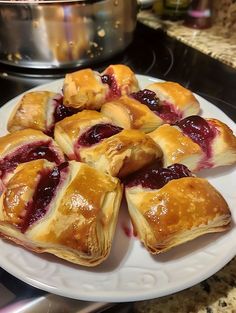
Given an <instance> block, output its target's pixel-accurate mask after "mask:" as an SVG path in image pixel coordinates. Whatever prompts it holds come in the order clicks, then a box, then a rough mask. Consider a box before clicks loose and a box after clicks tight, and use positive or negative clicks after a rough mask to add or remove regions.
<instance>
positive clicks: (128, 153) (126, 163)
mask: <svg viewBox="0 0 236 313" xmlns="http://www.w3.org/2000/svg"><path fill="white" fill-rule="evenodd" d="M54 136H55V140H56V141H57V143H58V144H59V145H60V147H61V148H62V150H63V151H64V153H65V154H66V155H67V157H68V158H69V159H70V160H78V161H81V162H85V163H87V164H89V165H90V166H93V167H94V168H97V169H99V170H101V171H103V172H105V173H107V174H110V175H112V176H117V177H123V176H126V175H128V174H130V173H132V172H134V171H136V170H138V169H140V168H142V167H143V166H145V165H147V164H149V163H151V162H152V161H154V160H155V159H158V158H160V157H161V155H162V154H161V150H160V148H159V146H158V145H157V144H156V143H155V142H154V141H153V140H152V139H151V138H150V137H149V136H147V135H146V134H144V133H143V132H141V131H139V130H132V129H130V130H123V129H122V128H121V127H119V126H116V125H114V124H113V122H112V120H111V119H109V118H108V117H106V116H104V115H103V114H102V113H100V112H97V111H93V110H84V111H82V112H80V113H77V114H75V115H73V116H71V117H67V118H65V119H64V120H62V121H60V122H58V123H57V124H56V126H55V133H54Z"/></svg>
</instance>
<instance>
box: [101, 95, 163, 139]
mask: <svg viewBox="0 0 236 313" xmlns="http://www.w3.org/2000/svg"><path fill="white" fill-rule="evenodd" d="M101 112H102V113H103V114H104V115H106V116H107V117H109V118H111V119H112V120H113V122H114V123H115V124H116V125H118V126H120V127H122V128H124V129H139V130H142V131H144V132H145V133H148V132H150V131H152V130H154V129H156V128H157V127H158V126H160V125H161V124H163V120H162V119H161V118H160V117H158V115H157V114H155V113H154V112H152V111H151V110H150V109H149V108H148V107H147V106H146V105H144V104H142V103H140V102H139V101H137V100H135V99H133V98H131V97H128V96H123V97H121V98H119V99H117V100H114V101H110V102H107V103H105V104H103V106H102V108H101Z"/></svg>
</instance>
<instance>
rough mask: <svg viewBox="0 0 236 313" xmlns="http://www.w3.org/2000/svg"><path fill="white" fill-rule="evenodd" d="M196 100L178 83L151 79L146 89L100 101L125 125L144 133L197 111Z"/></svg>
mask: <svg viewBox="0 0 236 313" xmlns="http://www.w3.org/2000/svg"><path fill="white" fill-rule="evenodd" d="M199 110H200V107H199V103H198V101H197V99H196V98H195V97H194V95H193V94H192V93H191V92H190V91H189V90H187V89H186V88H184V87H182V86H180V85H179V84H177V83H173V82H165V83H154V84H151V85H149V86H147V88H146V89H143V90H139V91H138V92H133V93H131V94H130V95H129V96H123V97H121V98H119V99H116V100H113V101H109V102H107V103H105V104H103V105H102V108H101V112H102V113H103V114H105V115H106V116H108V117H110V118H111V119H112V120H113V122H114V123H115V124H117V125H118V126H120V127H123V128H125V129H140V130H142V131H144V132H145V133H149V132H151V131H153V130H155V129H156V128H157V127H159V126H160V125H162V124H165V123H170V124H173V123H175V122H177V121H179V120H180V119H182V118H183V117H186V116H189V115H192V114H198V113H199Z"/></svg>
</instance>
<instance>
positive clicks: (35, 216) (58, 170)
mask: <svg viewBox="0 0 236 313" xmlns="http://www.w3.org/2000/svg"><path fill="white" fill-rule="evenodd" d="M67 171H68V162H65V163H62V164H61V165H59V166H58V167H54V168H53V170H45V171H43V172H41V177H40V180H39V182H38V186H37V189H36V191H35V193H34V195H33V199H32V201H30V202H29V203H28V204H27V207H26V209H25V210H26V215H25V217H24V220H23V222H22V224H21V226H20V229H21V232H22V233H24V232H26V230H27V229H28V228H29V227H30V226H31V225H32V224H34V223H35V222H37V221H38V220H39V219H41V218H42V217H44V215H45V214H46V213H47V208H48V205H49V203H50V202H51V200H52V198H53V196H54V195H55V191H56V188H57V186H58V185H59V183H60V181H61V174H62V172H64V173H66V172H67Z"/></svg>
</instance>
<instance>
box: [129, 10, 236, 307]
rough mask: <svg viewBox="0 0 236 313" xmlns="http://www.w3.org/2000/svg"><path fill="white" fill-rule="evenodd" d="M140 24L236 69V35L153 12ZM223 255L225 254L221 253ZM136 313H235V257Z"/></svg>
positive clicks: (144, 15) (143, 15) (144, 304)
mask: <svg viewBox="0 0 236 313" xmlns="http://www.w3.org/2000/svg"><path fill="white" fill-rule="evenodd" d="M138 20H139V21H140V22H141V23H143V24H145V25H147V26H149V27H151V28H153V29H159V28H162V29H164V30H165V31H166V32H167V34H168V35H169V36H171V37H174V38H176V39H178V40H180V41H181V42H183V43H185V44H187V45H189V46H191V47H193V48H196V49H198V50H200V51H201V52H203V53H205V54H207V55H209V56H211V57H213V58H215V59H217V60H219V61H221V62H223V63H225V64H227V65H229V66H231V67H233V68H236V32H234V33H233V34H232V35H231V36H230V37H229V36H228V34H227V33H224V31H223V30H222V29H220V26H219V25H213V26H212V27H211V28H209V29H207V30H193V29H190V28H187V27H185V26H183V25H182V22H181V21H180V22H170V21H162V20H160V19H159V18H158V17H157V16H156V15H155V14H154V13H153V12H152V11H142V12H140V13H139V15H138ZM222 253H224V252H223V251H222ZM135 312H137V313H236V257H235V258H234V259H233V260H232V261H231V262H229V263H228V264H227V265H226V266H225V267H224V268H223V269H221V270H220V271H219V272H217V273H216V274H215V275H213V276H212V277H210V278H208V279H207V280H205V281H203V282H202V283H199V284H197V285H195V286H193V287H191V288H188V289H186V290H183V291H180V292H178V293H175V294H173V295H169V296H165V297H161V298H158V299H153V300H147V301H141V302H136V303H135Z"/></svg>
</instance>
